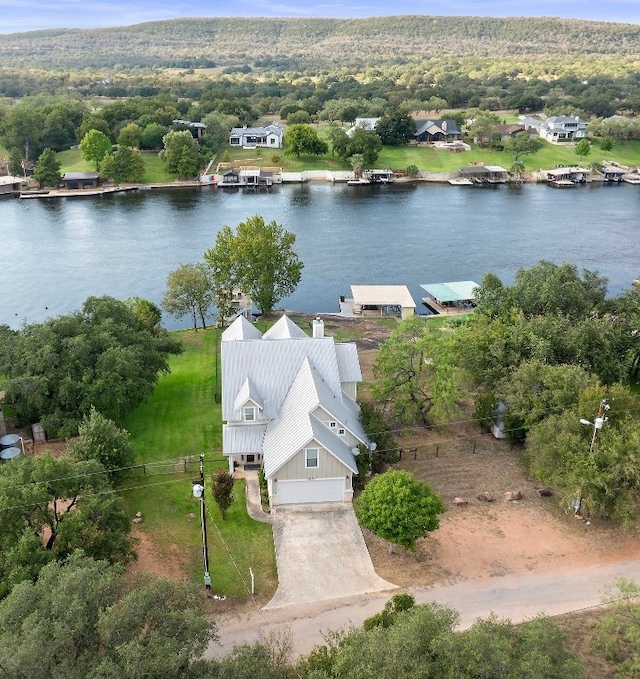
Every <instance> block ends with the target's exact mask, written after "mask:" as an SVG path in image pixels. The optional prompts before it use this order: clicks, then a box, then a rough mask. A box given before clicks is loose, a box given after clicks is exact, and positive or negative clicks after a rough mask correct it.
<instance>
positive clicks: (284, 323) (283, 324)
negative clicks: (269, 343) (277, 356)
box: [262, 316, 309, 340]
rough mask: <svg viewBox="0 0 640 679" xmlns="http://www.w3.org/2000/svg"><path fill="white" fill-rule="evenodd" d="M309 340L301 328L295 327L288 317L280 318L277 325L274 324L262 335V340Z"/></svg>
mask: <svg viewBox="0 0 640 679" xmlns="http://www.w3.org/2000/svg"><path fill="white" fill-rule="evenodd" d="M296 337H298V338H300V339H309V335H307V334H306V333H305V331H304V330H302V328H300V327H299V326H297V325H296V324H295V323H294V322H293V321H292V320H291V319H290V318H289V317H288V316H281V317H280V319H279V320H278V322H277V323H274V325H272V326H271V327H270V328H269V330H267V332H265V333H264V335H263V336H262V339H269V340H280V339H294V338H296Z"/></svg>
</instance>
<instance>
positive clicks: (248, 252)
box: [204, 215, 303, 314]
mask: <svg viewBox="0 0 640 679" xmlns="http://www.w3.org/2000/svg"><path fill="white" fill-rule="evenodd" d="M295 240H296V236H295V234H293V233H290V232H289V231H286V230H285V229H284V228H283V227H282V226H280V225H279V224H277V223H276V222H275V221H272V222H269V223H268V224H266V223H265V221H264V219H263V218H262V217H261V216H260V215H255V216H253V217H250V218H249V219H247V220H246V221H245V222H241V223H240V224H238V227H237V229H236V232H235V233H234V232H233V230H232V229H231V228H230V227H228V226H225V227H224V228H223V229H221V230H220V231H219V232H218V234H217V236H216V245H215V247H214V248H212V249H210V250H208V251H207V252H206V253H205V255H204V258H205V260H206V261H207V262H208V263H209V264H210V266H211V267H212V268H213V269H214V276H215V278H216V281H217V282H216V285H219V286H220V288H221V289H226V290H234V289H239V290H242V291H243V292H245V293H247V294H249V295H251V298H252V300H253V302H254V304H255V305H256V306H257V307H258V309H260V311H261V312H262V313H264V314H269V313H271V312H272V311H273V309H274V307H275V305H276V304H277V303H278V302H279V301H280V300H281V299H282V298H283V297H286V296H287V295H290V294H291V293H292V292H293V291H294V290H295V289H296V286H297V285H298V283H299V282H300V277H301V275H302V267H303V264H302V262H301V261H300V259H299V258H298V255H297V254H296V253H295V251H294V249H293V245H294V243H295Z"/></svg>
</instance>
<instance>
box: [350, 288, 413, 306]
mask: <svg viewBox="0 0 640 679" xmlns="http://www.w3.org/2000/svg"><path fill="white" fill-rule="evenodd" d="M351 295H352V297H353V303H354V304H362V305H365V304H366V305H372V306H400V307H405V308H406V307H413V308H415V306H416V303H415V302H414V301H413V297H411V293H410V292H409V288H408V287H407V286H406V285H352V286H351Z"/></svg>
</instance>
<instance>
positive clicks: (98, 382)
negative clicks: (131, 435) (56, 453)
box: [0, 297, 182, 436]
mask: <svg viewBox="0 0 640 679" xmlns="http://www.w3.org/2000/svg"><path fill="white" fill-rule="evenodd" d="M181 350H182V348H181V345H180V342H179V341H178V340H177V339H176V338H174V337H172V336H170V335H169V333H167V332H166V331H165V330H162V329H159V328H155V329H153V330H148V329H147V328H145V327H144V326H143V324H142V323H141V321H140V320H139V319H138V318H137V317H136V315H135V314H134V313H133V312H132V311H131V310H130V309H129V307H128V306H127V304H126V303H125V302H121V301H119V300H116V299H114V298H113V297H90V298H88V299H87V300H86V302H85V303H84V305H83V306H82V309H81V310H80V311H77V312H75V313H73V314H70V315H67V316H60V317H57V318H53V319H50V320H49V321H46V322H45V323H42V324H33V325H28V326H25V327H24V328H22V329H21V330H20V331H17V332H12V333H10V334H9V335H8V336H7V337H6V338H5V351H3V352H0V372H1V373H3V374H5V375H6V376H7V393H8V395H9V398H10V399H11V402H12V403H13V404H14V405H15V407H16V408H17V410H18V413H19V414H20V416H21V417H22V418H24V419H25V420H26V421H27V422H38V421H42V422H43V424H44V426H45V428H46V429H47V430H48V432H49V434H50V435H51V436H60V435H67V436H74V435H76V434H77V431H78V429H77V427H78V425H79V424H80V422H81V420H82V418H83V417H84V415H86V414H87V413H88V412H89V410H90V408H91V406H92V405H93V406H95V408H96V409H97V410H98V411H99V412H100V413H102V414H103V415H104V416H105V417H108V418H109V419H111V420H113V421H114V422H116V424H119V425H121V424H122V423H123V421H124V418H125V416H126V415H127V414H128V413H129V412H130V411H131V410H132V409H133V408H134V407H135V406H137V405H138V404H139V403H141V402H142V401H143V400H144V399H145V398H146V397H147V396H149V395H150V394H151V392H152V391H153V389H154V387H155V384H156V381H157V379H158V375H159V373H160V372H165V371H167V370H168V363H167V359H168V357H169V355H170V354H175V353H180V351H181ZM44 357H47V358H46V359H44Z"/></svg>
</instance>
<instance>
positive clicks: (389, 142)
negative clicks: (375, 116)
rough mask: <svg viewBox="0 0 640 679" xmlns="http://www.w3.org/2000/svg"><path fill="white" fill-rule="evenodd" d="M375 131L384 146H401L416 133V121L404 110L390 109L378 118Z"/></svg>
mask: <svg viewBox="0 0 640 679" xmlns="http://www.w3.org/2000/svg"><path fill="white" fill-rule="evenodd" d="M376 132H377V134H378V136H379V137H380V140H381V141H382V143H383V144H384V145H385V146H402V145H403V144H406V143H407V142H408V141H409V140H410V139H411V138H412V137H413V135H414V134H415V133H416V121H415V120H414V119H413V118H412V117H411V116H410V115H408V114H407V113H405V112H404V111H401V110H395V111H391V112H389V113H385V114H384V115H383V116H382V118H380V120H378V122H377V123H376Z"/></svg>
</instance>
